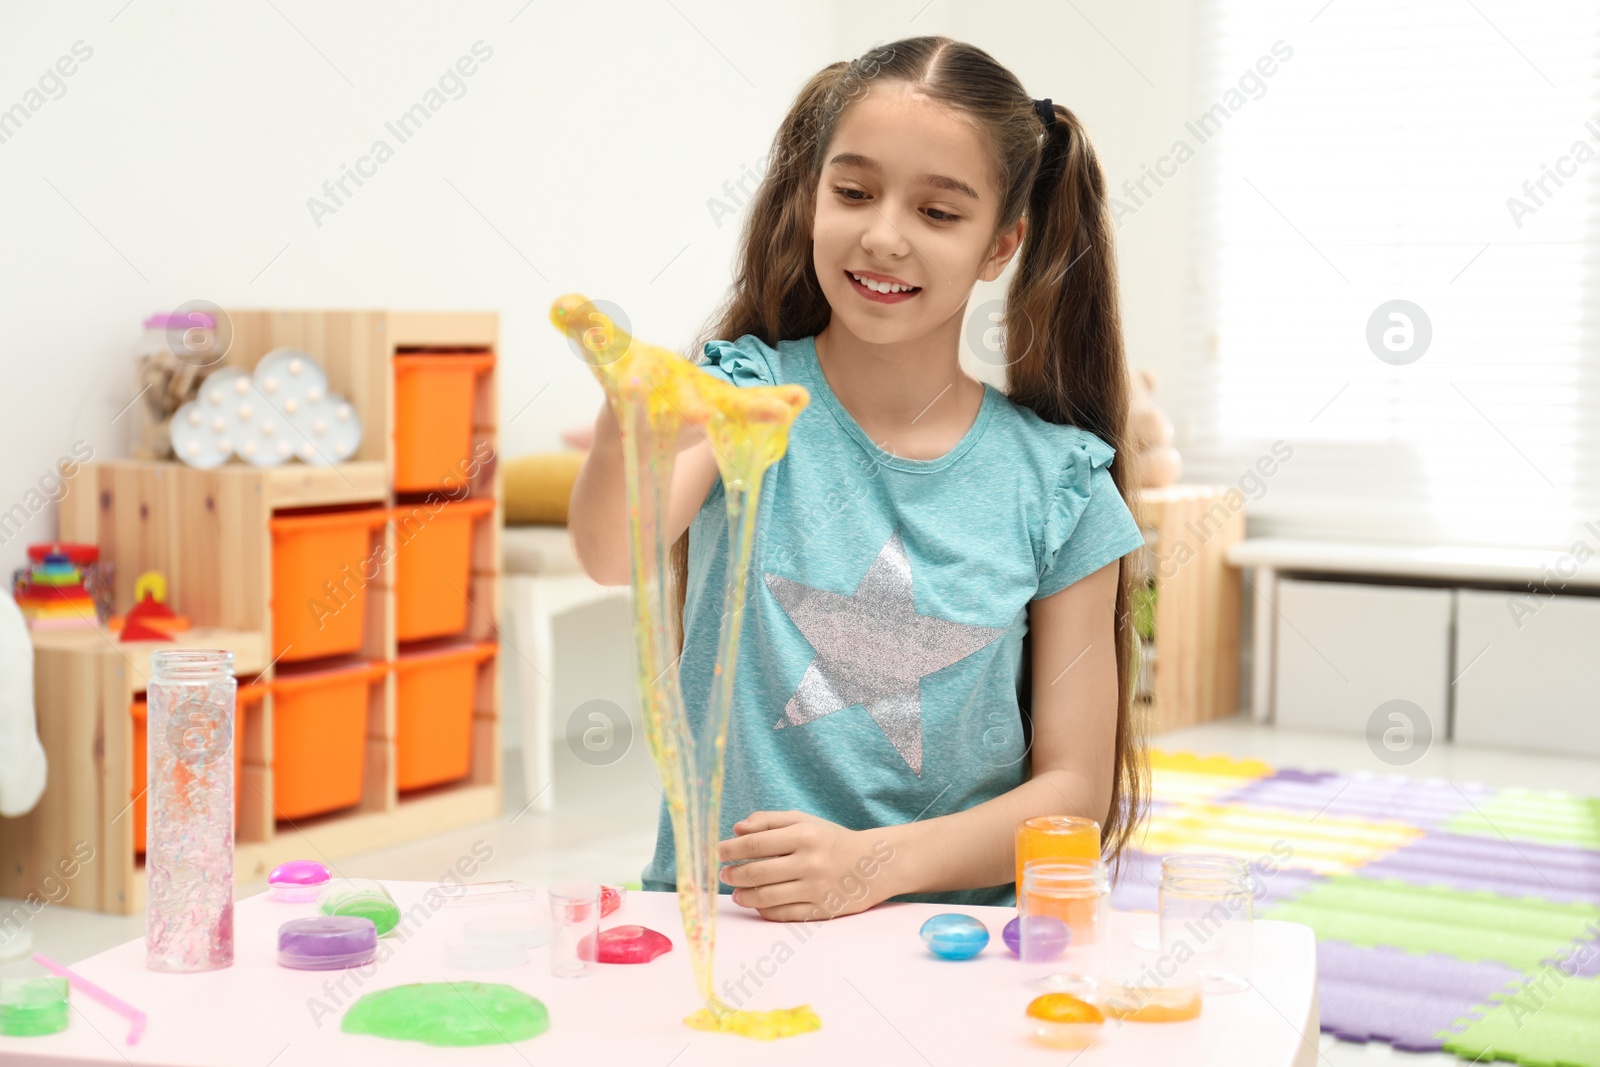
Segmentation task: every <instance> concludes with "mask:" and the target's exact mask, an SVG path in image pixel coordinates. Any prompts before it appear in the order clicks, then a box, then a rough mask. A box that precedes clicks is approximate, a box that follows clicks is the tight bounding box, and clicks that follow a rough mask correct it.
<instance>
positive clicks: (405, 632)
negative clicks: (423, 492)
mask: <svg viewBox="0 0 1600 1067" xmlns="http://www.w3.org/2000/svg"><path fill="white" fill-rule="evenodd" d="M435 506H436V505H430V504H402V505H400V506H398V507H396V508H395V509H394V510H393V511H392V512H391V513H390V514H391V515H392V516H393V518H394V536H395V540H394V608H395V631H396V634H397V636H398V638H399V640H401V641H417V640H420V639H422V638H425V637H445V636H447V635H450V634H458V633H460V632H461V631H462V630H465V629H466V628H467V608H468V604H467V598H468V597H469V596H471V595H472V586H471V582H472V531H473V528H474V523H476V522H477V521H478V520H480V519H482V518H484V517H485V516H487V515H489V514H490V513H492V512H493V511H494V501H493V500H491V499H488V498H477V499H472V498H468V499H466V500H457V501H454V502H452V503H447V504H445V505H444V506H443V507H439V508H438V510H437V511H435V510H434V508H435Z"/></svg>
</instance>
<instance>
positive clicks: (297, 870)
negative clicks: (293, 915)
mask: <svg viewBox="0 0 1600 1067" xmlns="http://www.w3.org/2000/svg"><path fill="white" fill-rule="evenodd" d="M332 879H333V875H332V874H331V873H329V871H328V868H326V867H324V866H323V865H322V864H320V863H318V862H317V861H316V860H290V861H289V862H288V863H280V864H278V865H277V866H276V867H274V868H272V873H271V874H269V875H267V885H268V886H269V887H270V889H269V890H268V892H269V894H270V896H271V898H272V899H273V900H279V901H282V902H283V903H285V904H308V903H311V902H312V901H314V900H316V899H317V894H318V893H320V892H322V887H323V886H325V885H327V884H328V882H330V881H331V880H332Z"/></svg>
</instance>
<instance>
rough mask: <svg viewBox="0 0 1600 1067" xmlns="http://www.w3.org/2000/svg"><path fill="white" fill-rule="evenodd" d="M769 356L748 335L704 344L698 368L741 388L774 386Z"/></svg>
mask: <svg viewBox="0 0 1600 1067" xmlns="http://www.w3.org/2000/svg"><path fill="white" fill-rule="evenodd" d="M770 354H771V353H770V351H769V349H768V348H767V346H766V345H764V344H762V343H761V341H760V339H758V338H757V337H756V336H755V334H750V333H747V334H745V335H744V336H743V337H741V338H739V339H738V340H737V341H707V342H706V345H705V352H704V358H703V359H702V360H701V361H700V366H701V369H703V370H704V371H705V372H706V373H707V374H711V375H713V376H715V377H718V378H721V379H722V380H723V381H725V382H731V383H732V384H734V385H737V386H739V387H740V388H741V389H742V388H744V387H745V386H749V385H773V384H775V383H776V381H777V378H776V376H775V375H774V374H773V371H772V362H771V360H770V359H769V358H768V357H769V356H770Z"/></svg>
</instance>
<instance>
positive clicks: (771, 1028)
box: [550, 294, 822, 1039]
mask: <svg viewBox="0 0 1600 1067" xmlns="http://www.w3.org/2000/svg"><path fill="white" fill-rule="evenodd" d="M550 319H551V321H552V322H553V323H554V324H555V326H556V328H557V329H558V330H561V331H562V332H563V333H565V334H566V335H567V336H568V337H569V338H571V339H572V340H573V341H574V342H575V343H576V344H577V346H578V349H579V353H580V355H582V357H583V359H584V361H585V362H586V363H588V365H589V368H590V370H592V371H593V372H594V375H595V377H596V378H597V379H599V381H600V384H601V386H602V388H603V389H604V390H605V394H606V401H607V403H608V404H610V406H611V410H612V411H613V413H614V414H615V415H616V417H617V424H618V426H619V427H620V428H621V432H622V451H623V480H624V483H625V486H626V495H627V508H628V548H629V555H630V571H631V575H632V586H633V607H634V617H633V629H634V641H635V644H636V646H637V649H638V665H639V700H640V706H641V708H642V709H643V711H644V717H645V736H646V738H647V740H648V742H649V746H650V755H651V757H652V758H653V759H654V760H655V761H656V766H657V767H658V768H659V769H660V771H661V780H662V785H663V789H662V792H663V793H664V794H665V796H666V801H667V807H668V811H669V813H670V817H671V820H672V837H673V842H674V844H675V846H676V851H677V865H678V871H677V874H678V908H679V911H680V912H681V913H682V916H683V932H684V940H685V941H686V942H687V944H688V946H689V957H690V962H691V964H692V965H693V970H694V976H695V983H696V986H697V987H698V991H699V994H700V999H701V1000H702V1001H704V1003H705V1008H704V1009H702V1010H700V1011H697V1012H695V1013H694V1014H693V1015H691V1016H689V1017H688V1018H687V1019H686V1020H684V1021H685V1022H686V1023H687V1024H688V1025H689V1026H691V1027H694V1028H695V1029H699V1030H721V1031H724V1032H729V1033H738V1034H743V1035H744V1036H747V1037H755V1038H762V1039H771V1038H776V1037H788V1036H792V1035H794V1034H798V1033H804V1032H806V1031H808V1030H815V1029H817V1028H818V1027H820V1026H821V1025H822V1024H821V1021H820V1020H819V1019H818V1018H817V1016H816V1014H815V1013H814V1012H812V1011H811V1009H810V1008H809V1007H805V1006H801V1007H799V1008H791V1009H782V1010H778V1011H764V1012H757V1011H741V1010H737V1009H734V1008H732V1007H730V1006H728V1005H727V1004H725V1003H723V1002H722V1001H721V1000H720V999H719V998H717V996H716V995H715V994H714V993H713V992H712V989H713V985H712V961H713V948H714V945H715V942H716V919H717V912H716V907H717V895H718V892H719V890H718V885H719V882H718V878H717V874H718V870H719V864H718V859H717V840H718V838H719V836H720V832H721V826H720V815H721V808H722V770H723V748H724V746H725V744H726V742H727V735H728V713H729V708H730V706H731V704H732V701H733V677H734V667H735V666H736V664H737V663H738V654H739V635H740V632H741V630H742V629H743V625H742V624H743V620H744V604H745V589H746V583H747V578H748V572H749V566H750V557H751V550H752V545H753V542H754V539H755V530H756V513H757V510H758V508H759V506H760V500H761V483H762V477H763V476H764V475H765V474H766V471H767V468H769V467H771V466H772V464H774V463H776V462H777V461H778V460H779V459H781V458H783V454H784V452H785V451H786V450H787V449H788V446H789V427H790V425H791V424H792V423H793V422H794V419H795V416H797V415H798V414H799V413H800V411H801V410H802V409H803V408H804V407H805V406H806V404H807V403H808V402H809V400H810V396H809V394H808V393H807V392H806V390H805V389H804V388H802V387H801V386H798V385H778V386H755V387H750V388H740V387H738V386H735V385H731V384H729V383H727V382H724V381H722V380H721V379H719V378H716V377H713V376H712V375H710V374H707V373H706V372H705V371H703V370H702V369H701V368H699V367H697V366H696V365H694V364H693V363H690V362H689V361H688V360H686V359H684V358H683V357H681V356H679V355H677V354H676V353H674V352H670V351H668V350H666V349H664V348H658V347H656V346H654V345H649V344H645V343H644V342H641V341H639V340H637V339H635V338H633V337H630V336H629V335H628V334H627V333H626V332H624V331H623V330H622V329H620V328H619V327H618V326H617V325H616V323H615V322H614V321H613V320H612V319H611V318H610V317H609V316H608V315H606V314H605V313H604V312H602V311H600V310H598V309H597V308H596V307H595V306H594V304H592V303H591V302H589V301H588V300H586V299H585V298H584V297H582V296H578V295H576V294H569V295H567V296H563V297H560V298H558V299H557V300H556V301H555V303H554V304H553V305H552V306H551V308H550ZM687 425H693V426H698V427H700V429H701V431H702V432H703V433H704V434H705V436H706V439H707V440H708V441H710V443H711V448H712V451H713V453H714V454H715V457H716V462H717V470H718V472H719V473H720V475H721V477H722V485H723V489H724V490H725V496H726V499H727V514H728V566H727V576H726V583H725V587H724V592H723V605H722V606H723V612H722V626H721V631H720V633H719V634H718V638H717V659H716V664H717V666H716V670H715V672H714V674H713V681H712V686H711V693H710V698H709V700H708V704H707V712H706V719H705V723H704V726H703V728H702V730H701V733H700V736H699V737H698V738H697V737H695V736H694V731H693V730H692V729H691V728H690V725H689V720H688V715H687V713H686V711H685V709H684V703H683V693H682V690H681V689H680V688H679V684H678V668H677V662H676V656H677V652H676V649H677V647H678V627H679V620H678V616H677V611H676V601H675V599H674V597H673V596H672V590H671V574H670V571H669V567H668V550H669V546H668V544H667V540H666V531H665V530H664V529H663V528H662V522H663V519H664V516H665V515H666V514H667V500H668V490H669V489H670V487H671V485H672V468H673V463H674V461H675V460H676V458H677V441H678V436H679V433H680V431H681V430H682V429H683V428H684V427H685V426H687Z"/></svg>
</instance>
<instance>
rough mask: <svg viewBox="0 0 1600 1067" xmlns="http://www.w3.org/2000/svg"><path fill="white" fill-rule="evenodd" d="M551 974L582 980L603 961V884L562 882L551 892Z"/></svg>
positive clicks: (551, 888) (551, 889)
mask: <svg viewBox="0 0 1600 1067" xmlns="http://www.w3.org/2000/svg"><path fill="white" fill-rule="evenodd" d="M549 896H550V921H551V924H552V925H551V932H550V973H551V975H553V976H554V977H556V978H582V977H583V976H585V975H587V974H590V973H592V972H593V971H594V969H595V964H596V963H598V962H599V959H600V884H599V883H598V882H561V883H558V884H557V885H553V886H551V887H550V889H549Z"/></svg>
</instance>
